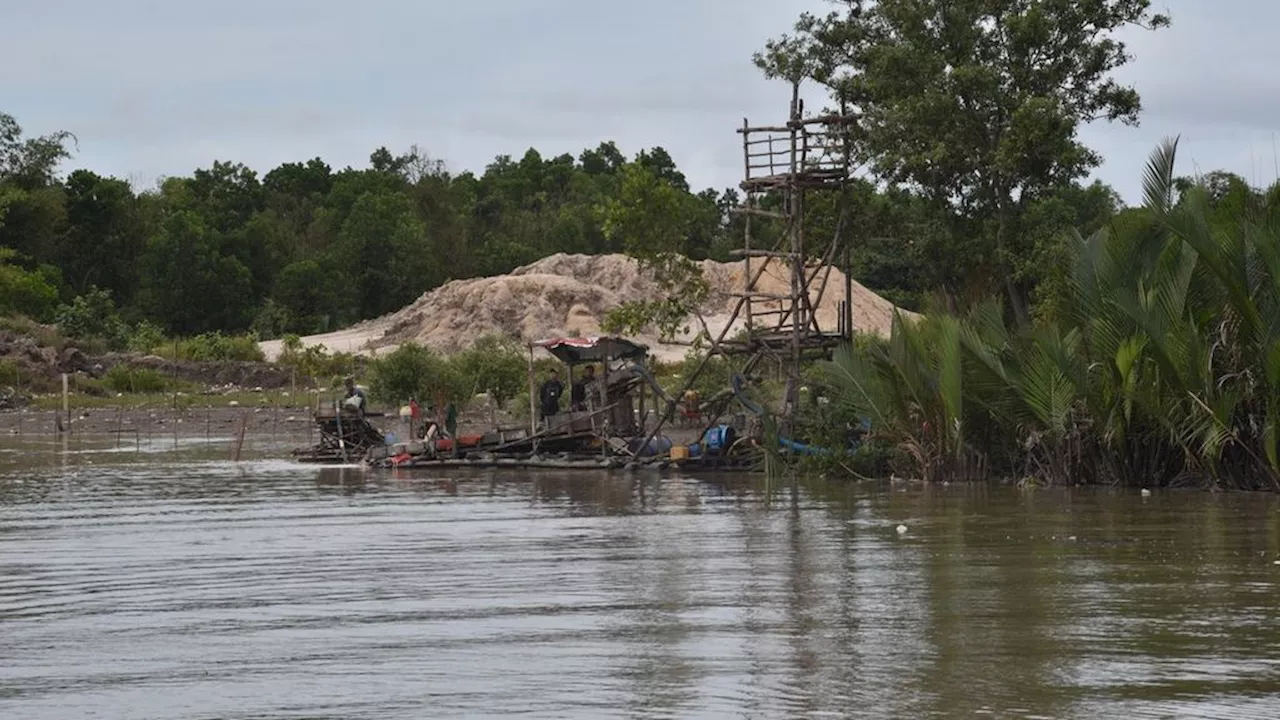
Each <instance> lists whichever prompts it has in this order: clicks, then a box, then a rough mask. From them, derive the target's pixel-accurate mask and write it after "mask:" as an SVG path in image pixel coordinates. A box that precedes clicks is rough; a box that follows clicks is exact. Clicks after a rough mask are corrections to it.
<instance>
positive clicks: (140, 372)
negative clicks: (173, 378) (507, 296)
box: [102, 365, 169, 393]
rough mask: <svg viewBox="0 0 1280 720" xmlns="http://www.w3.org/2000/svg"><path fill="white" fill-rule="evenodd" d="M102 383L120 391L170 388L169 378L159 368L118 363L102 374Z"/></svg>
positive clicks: (145, 391)
mask: <svg viewBox="0 0 1280 720" xmlns="http://www.w3.org/2000/svg"><path fill="white" fill-rule="evenodd" d="M102 384H103V386H104V387H106V388H107V389H109V390H112V391H114V392H120V393H162V392H165V391H166V390H167V389H168V388H169V380H168V378H166V377H165V376H164V375H162V374H161V373H160V372H159V371H158V370H152V369H151V368H140V367H131V366H128V365H116V366H114V367H112V368H111V369H110V370H108V371H107V372H106V374H105V375H103V376H102Z"/></svg>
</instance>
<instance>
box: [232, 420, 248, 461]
mask: <svg viewBox="0 0 1280 720" xmlns="http://www.w3.org/2000/svg"><path fill="white" fill-rule="evenodd" d="M248 426H249V413H248V412H243V413H241V414H240V435H239V437H237V438H236V455H235V461H236V462H240V452H241V450H243V449H244V433H245V430H246V429H247V428H248Z"/></svg>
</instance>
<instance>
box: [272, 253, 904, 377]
mask: <svg viewBox="0 0 1280 720" xmlns="http://www.w3.org/2000/svg"><path fill="white" fill-rule="evenodd" d="M760 263H761V261H760V260H756V261H755V263H754V264H753V266H752V271H753V274H754V273H755V272H758V271H759V268H760V267H761V265H760ZM701 265H702V268H703V273H704V276H705V277H706V278H707V280H708V282H709V283H710V285H711V287H712V296H711V298H710V299H709V300H708V302H707V303H706V305H705V306H704V307H703V308H702V313H703V316H704V317H705V318H706V319H707V322H708V325H709V326H710V328H711V330H712V332H719V331H720V330H721V329H723V328H724V327H725V325H727V324H728V323H729V320H730V319H731V316H732V313H733V309H734V306H735V305H736V304H737V301H738V298H737V297H736V295H735V294H736V293H741V292H742V291H743V288H744V287H745V285H746V280H745V275H746V273H745V270H746V267H745V262H735V263H719V262H715V261H711V260H706V261H703V262H702V263H701ZM816 277H817V280H816V281H815V282H814V283H813V287H812V288H811V292H810V300H811V302H813V303H814V304H815V306H816V307H817V316H818V323H819V325H820V327H822V329H823V330H828V331H832V332H834V331H835V330H836V329H837V323H838V314H839V310H838V308H839V303H840V301H841V300H843V299H844V274H843V273H842V272H840V270H838V269H835V268H831V269H830V271H829V272H828V271H827V270H826V269H823V270H821V271H820V272H818V274H817V276H816ZM823 280H825V283H824V282H823ZM789 287H790V274H789V269H788V268H787V267H785V266H783V265H782V264H780V263H778V262H776V261H775V262H772V263H770V264H769V265H768V266H766V268H765V272H764V273H763V274H762V275H761V277H760V279H759V281H758V282H757V283H756V286H755V289H756V290H758V291H760V292H763V293H773V294H785V293H787V292H789ZM852 287H853V295H852V300H853V318H854V326H855V327H856V328H858V329H859V330H862V331H865V332H874V333H877V334H880V335H887V334H888V333H889V328H890V324H891V322H892V316H893V310H894V307H893V304H892V303H890V302H889V301H888V300H885V299H884V298H882V297H880V296H879V295H876V294H875V293H874V292H872V291H870V290H868V289H867V288H865V287H863V286H862V285H861V284H859V283H857V282H854V283H853V284H852ZM660 297H661V293H660V290H659V288H658V287H657V285H656V284H655V283H654V282H653V280H652V279H651V278H649V277H648V276H646V275H645V274H644V273H642V272H641V271H640V268H639V266H638V264H637V263H636V261H635V260H634V259H632V258H629V257H627V256H625V255H569V254H564V253H559V254H556V255H552V256H550V257H547V258H544V259H542V260H539V261H538V262H535V263H533V264H531V265H527V266H525V267H521V268H517V269H516V270H513V271H512V272H511V273H509V274H507V275H500V276H496V277H488V278H473V279H468V280H455V281H453V282H450V283H447V284H445V285H443V286H441V287H439V288H436V289H435V290H432V291H430V292H428V293H425V294H424V295H422V297H420V298H418V299H417V300H416V301H414V302H413V303H411V304H410V305H408V306H407V307H405V308H403V309H401V310H399V311H397V312H394V313H391V314H389V315H386V316H383V317H381V318H377V319H375V320H368V321H365V322H363V323H360V324H358V325H355V326H352V327H351V328H348V329H346V330H342V331H339V332H334V333H328V334H325V335H315V336H311V337H307V338H303V342H304V343H305V344H307V345H317V344H324V345H325V346H326V347H328V348H329V349H330V350H341V351H344V352H357V353H363V354H379V353H382V352H386V351H389V350H390V349H392V348H394V347H396V346H397V345H399V344H401V343H404V342H409V341H412V342H417V343H420V344H423V345H427V346H430V347H433V348H436V349H437V350H441V351H443V352H453V351H456V350H459V349H462V348H465V347H466V346H467V345H469V344H470V343H471V342H472V341H474V340H475V339H476V338H477V337H479V336H481V335H485V334H487V333H501V334H506V335H512V336H515V337H519V338H521V339H522V340H524V341H533V340H538V339H542V338H547V337H556V336H582V335H593V334H597V333H599V332H600V323H601V321H602V320H603V319H604V317H605V314H606V313H608V312H609V311H610V310H611V309H613V308H615V307H617V306H618V305H620V304H622V303H623V302H626V301H631V300H654V299H658V298H660ZM761 305H763V307H757V311H759V310H763V309H768V308H769V307H774V308H776V307H781V302H780V301H772V302H770V303H761ZM744 327H745V318H743V317H739V318H738V319H737V320H736V321H735V322H734V324H733V327H732V328H730V331H729V332H730V334H733V333H735V332H737V331H738V330H740V329H742V328H744ZM638 339H639V340H640V341H642V342H644V343H646V344H648V345H649V346H650V348H651V350H652V351H653V354H654V355H655V356H657V357H659V358H661V359H664V360H679V359H680V358H682V357H683V356H684V354H685V353H686V351H687V350H688V348H687V346H685V345H681V344H664V343H661V342H659V341H658V338H657V337H655V336H641V337H640V338H638ZM262 349H263V352H264V353H265V354H266V355H267V357H268V359H271V358H274V357H276V356H278V354H279V352H280V343H279V342H278V341H274V342H267V343H263V344H262Z"/></svg>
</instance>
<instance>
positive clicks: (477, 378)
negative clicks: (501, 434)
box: [451, 335, 528, 407]
mask: <svg viewBox="0 0 1280 720" xmlns="http://www.w3.org/2000/svg"><path fill="white" fill-rule="evenodd" d="M451 362H452V363H453V366H454V368H455V369H456V370H457V372H458V374H459V376H461V378H462V379H463V382H465V383H466V387H468V388H470V389H471V393H472V394H473V395H474V394H477V393H482V392H487V393H489V396H490V397H491V398H493V402H494V404H495V405H496V406H498V407H502V406H503V405H505V404H506V403H507V401H508V400H510V399H511V398H512V397H515V395H516V394H517V393H519V392H520V391H521V390H522V389H524V388H525V385H526V383H527V382H528V377H527V373H528V366H527V364H526V360H525V355H524V349H523V347H522V346H521V345H520V343H519V342H517V341H516V340H514V339H513V338H509V337H505V336H502V335H485V336H483V337H481V338H479V339H477V340H476V341H475V343H474V344H473V345H472V346H471V347H469V348H467V349H466V350H463V351H462V352H460V353H458V354H457V355H455V356H453V358H452V359H451Z"/></svg>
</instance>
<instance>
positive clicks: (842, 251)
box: [650, 85, 857, 438]
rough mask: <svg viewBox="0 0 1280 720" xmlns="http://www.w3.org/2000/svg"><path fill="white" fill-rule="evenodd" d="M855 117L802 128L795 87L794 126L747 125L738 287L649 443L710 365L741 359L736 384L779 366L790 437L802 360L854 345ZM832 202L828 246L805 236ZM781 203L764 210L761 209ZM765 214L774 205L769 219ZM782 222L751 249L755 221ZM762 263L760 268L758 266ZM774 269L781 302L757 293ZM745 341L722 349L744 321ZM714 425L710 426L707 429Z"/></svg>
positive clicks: (806, 122) (818, 120)
mask: <svg viewBox="0 0 1280 720" xmlns="http://www.w3.org/2000/svg"><path fill="white" fill-rule="evenodd" d="M856 122H857V117H856V116H855V115H854V114H852V113H850V112H849V110H848V108H847V107H842V108H841V111H840V112H839V113H837V114H828V115H822V116H817V117H809V118H806V117H805V116H804V101H803V100H801V99H800V96H799V86H798V85H793V86H792V95H791V113H790V119H789V120H788V121H787V122H786V124H784V125H778V126H754V127H753V126H752V125H751V124H750V123H749V122H748V121H747V120H746V119H745V118H744V119H743V121H742V127H741V128H739V129H738V130H737V132H738V133H739V134H740V135H741V136H742V155H743V180H742V182H741V183H740V185H739V187H740V188H741V189H742V190H743V191H744V193H745V194H746V198H745V201H744V203H743V206H742V207H741V208H738V209H737V210H736V212H738V213H740V214H742V215H743V216H744V232H743V243H742V248H741V249H739V250H735V251H734V252H733V255H735V256H738V257H741V258H743V260H744V262H743V268H744V273H743V275H744V286H743V288H742V292H741V293H740V294H739V295H738V297H739V299H738V303H737V305H736V306H735V308H734V310H733V313H732V314H731V316H730V319H729V322H728V323H727V324H726V325H725V327H724V329H723V330H722V331H721V332H720V334H719V337H717V338H715V339H714V341H713V342H712V343H711V347H710V349H709V350H708V352H707V355H706V358H704V360H703V364H702V365H699V366H698V368H697V369H696V370H695V371H694V372H693V373H691V374H690V376H689V377H688V379H687V380H686V384H685V387H684V390H681V391H680V392H679V393H677V394H676V395H675V396H673V397H672V399H671V400H669V401H668V405H667V411H666V413H665V414H664V415H663V416H662V418H661V419H660V420H659V422H658V423H657V426H656V427H655V428H654V429H653V431H652V432H651V433H650V438H652V437H653V436H656V435H657V433H658V432H659V431H660V430H661V428H662V426H663V425H664V424H665V423H666V422H669V421H670V419H671V416H672V414H673V412H674V410H675V407H676V402H677V399H678V398H679V397H681V396H682V395H683V394H684V392H685V390H688V389H689V388H690V387H692V386H693V383H694V381H695V380H696V379H697V377H698V375H699V374H700V373H701V372H702V369H703V367H705V364H706V361H707V360H709V359H710V358H711V357H714V356H716V355H721V356H743V355H745V356H747V359H746V361H745V362H744V363H743V365H742V374H743V375H747V374H749V373H750V372H752V371H753V370H754V369H755V368H756V367H758V365H759V364H760V362H761V361H762V360H765V359H771V360H773V361H775V362H776V363H777V364H778V366H779V367H780V369H781V370H782V372H783V374H784V375H785V377H786V380H787V390H786V401H785V403H784V405H783V413H782V418H781V420H782V428H781V429H782V430H783V431H784V432H790V426H791V424H792V421H793V419H794V414H795V405H796V399H797V395H798V391H799V384H800V367H801V363H802V361H803V360H804V359H805V358H806V357H810V356H813V355H815V354H816V355H819V356H829V354H830V352H831V350H832V348H834V347H835V346H837V345H839V344H840V343H842V342H844V341H847V340H849V339H851V338H852V336H853V303H852V300H853V283H852V278H851V271H852V267H851V253H850V248H849V247H848V245H847V243H846V241H845V237H844V235H845V232H844V230H845V226H846V219H847V213H848V207H847V203H846V198H845V193H844V190H845V187H846V185H847V184H848V182H849V181H850V180H851V179H852V177H853V170H854V162H853V156H854V152H853V143H852V133H851V130H852V129H853V125H854V124H855V123H856ZM812 192H820V193H838V194H839V197H838V200H837V207H838V212H839V216H838V220H837V223H836V230H835V233H834V235H833V236H832V237H831V238H830V239H829V240H827V239H823V240H816V241H815V240H812V239H810V238H807V237H806V236H805V227H804V220H805V213H806V203H805V200H806V197H807V195H808V193H812ZM775 199H776V200H777V202H776V203H774V202H765V201H766V200H775ZM765 205H776V207H777V208H779V209H777V210H770V209H767V208H766V207H764V206H765ZM753 219H766V220H771V221H776V222H781V223H782V225H783V227H784V232H783V233H782V234H781V236H780V237H779V240H778V241H777V242H776V243H774V246H773V247H756V246H754V244H753V240H754V239H755V238H754V237H753V235H752V220H753ZM757 260H758V261H759V264H758V265H757V264H756V262H755V261H757ZM837 262H839V263H841V264H842V265H843V271H844V275H845V283H844V288H843V290H844V301H843V302H842V303H841V305H840V312H839V319H838V323H837V324H838V327H836V328H823V327H821V326H820V325H819V323H818V318H817V311H816V308H818V307H820V306H821V303H822V298H823V296H824V295H825V294H826V292H827V286H828V281H829V280H830V276H831V269H832V267H834V265H835V264H836V263H837ZM773 263H780V264H783V265H785V266H786V267H788V269H789V274H790V278H791V284H790V289H789V292H788V293H787V294H785V295H779V294H770V293H766V292H762V291H761V290H759V288H758V287H757V286H758V285H759V281H760V278H761V277H762V276H763V275H764V272H765V271H766V270H767V269H768V268H769V266H770V265H771V264H773ZM744 311H745V323H746V333H745V338H743V339H735V340H726V336H727V335H728V331H729V329H730V328H731V327H732V326H733V325H734V324H735V323H736V322H737V321H738V318H739V317H741V316H744ZM718 421H719V417H715V418H711V419H710V420H709V422H708V425H707V427H708V428H710V427H712V426H714V425H715V423H716V422H718Z"/></svg>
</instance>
